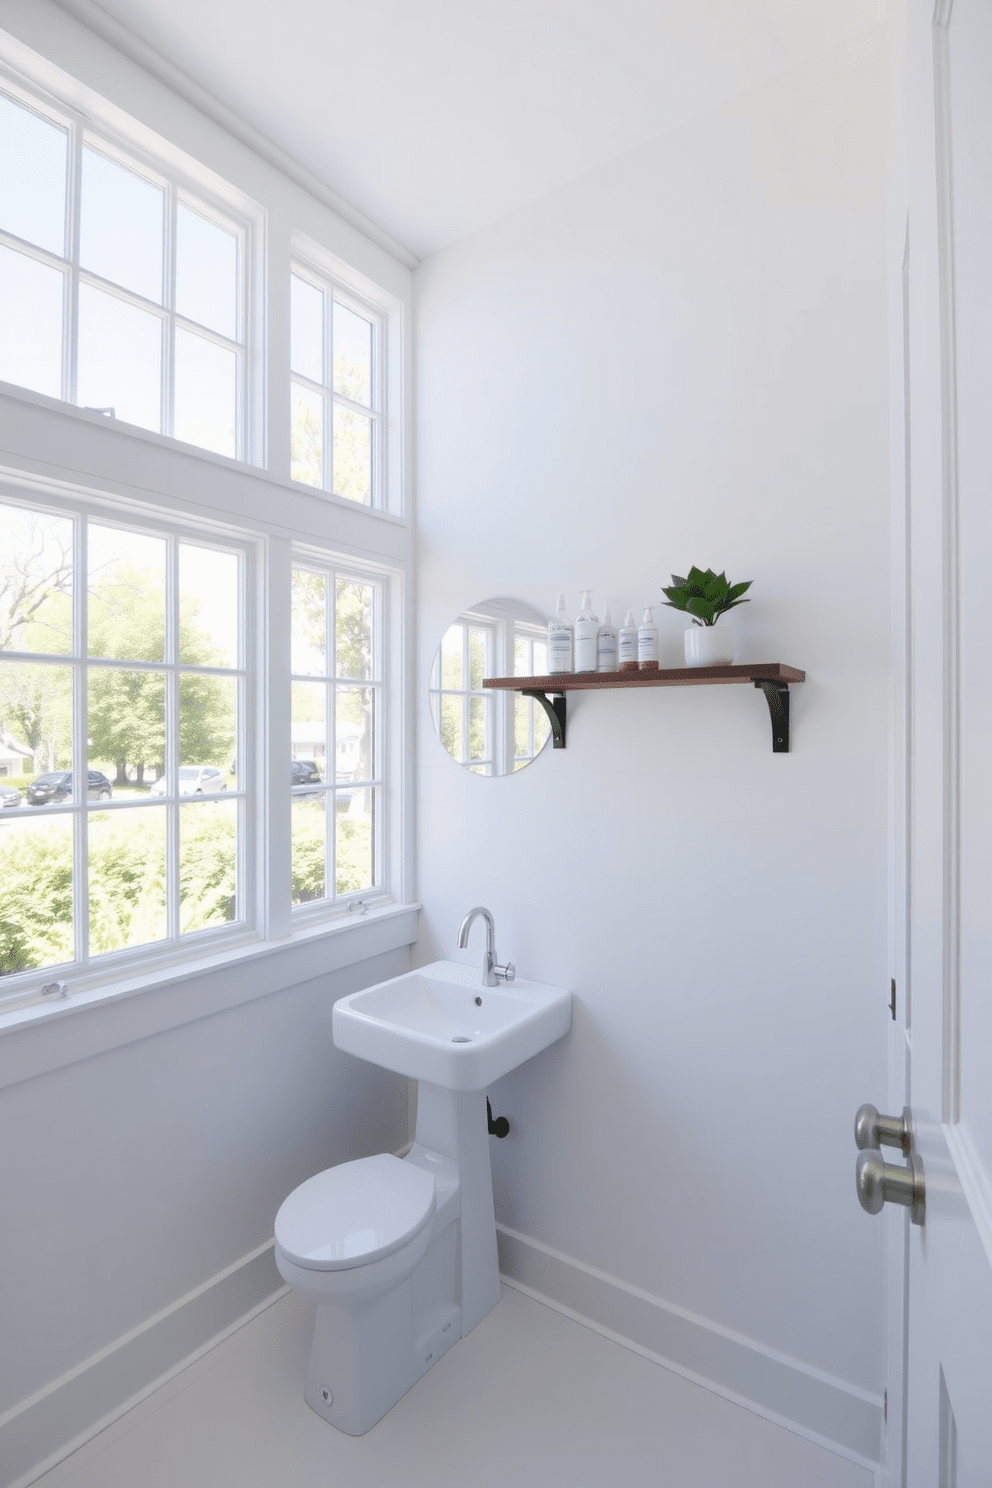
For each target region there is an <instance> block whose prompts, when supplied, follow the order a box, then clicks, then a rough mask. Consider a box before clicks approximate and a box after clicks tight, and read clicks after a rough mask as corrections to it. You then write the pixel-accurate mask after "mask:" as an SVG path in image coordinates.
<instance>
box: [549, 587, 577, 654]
mask: <svg viewBox="0 0 992 1488" xmlns="http://www.w3.org/2000/svg"><path fill="white" fill-rule="evenodd" d="M571 670H572V622H571V620H569V618H568V616H567V615H566V614H565V596H564V594H559V596H558V608H557V609H556V610H555V614H554V619H553V620H549V621H548V672H549V674H550V673H553V672H570V671H571Z"/></svg>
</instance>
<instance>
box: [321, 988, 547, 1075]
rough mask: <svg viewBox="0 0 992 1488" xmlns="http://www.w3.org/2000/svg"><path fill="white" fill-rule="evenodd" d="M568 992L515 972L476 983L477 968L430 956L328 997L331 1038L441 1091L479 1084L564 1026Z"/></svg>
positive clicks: (510, 1066)
mask: <svg viewBox="0 0 992 1488" xmlns="http://www.w3.org/2000/svg"><path fill="white" fill-rule="evenodd" d="M571 1021H572V994H571V992H568V991H566V990H565V988H564V987H549V986H547V985H546V984H545V983H544V982H528V981H525V980H524V979H522V978H521V979H518V980H517V981H515V982H511V983H509V984H508V985H500V986H498V987H484V986H483V985H482V972H481V971H480V970H479V968H478V967H473V966H462V965H461V964H460V963H458V962H455V961H434V962H433V963H432V964H431V965H430V966H424V967H422V968H421V969H420V970H419V971H409V972H407V973H406V975H405V976H398V977H393V978H392V979H391V980H390V981H388V982H378V983H377V984H376V986H374V987H366V988H365V989H364V990H363V991H361V992H352V993H351V994H350V996H348V997H342V998H341V1000H340V1001H339V1002H336V1003H335V1004H334V1013H333V1025H332V1026H333V1033H334V1042H335V1044H336V1045H337V1047H338V1048H339V1049H344V1050H345V1052H346V1053H348V1054H357V1056H358V1057H359V1059H367V1060H368V1061H369V1062H370V1063H371V1064H378V1065H380V1066H381V1068H383V1069H388V1070H395V1071H396V1073H397V1074H400V1075H409V1076H410V1077H411V1079H414V1080H427V1081H428V1082H429V1083H430V1084H432V1085H440V1086H441V1087H442V1088H443V1089H445V1090H460V1091H464V1090H484V1089H485V1088H486V1086H487V1085H491V1084H492V1082H493V1081H494V1080H498V1079H499V1078H500V1076H501V1075H505V1074H508V1073H509V1071H510V1070H512V1069H516V1067H517V1065H518V1064H523V1063H524V1061H525V1060H527V1059H531V1058H533V1056H534V1055H535V1054H539V1053H540V1052H541V1050H542V1049H546V1048H547V1047H548V1045H549V1044H553V1043H554V1042H555V1041H556V1040H557V1039H560V1038H561V1037H562V1036H563V1035H564V1034H566V1033H567V1032H568V1029H569V1025H570V1023H571Z"/></svg>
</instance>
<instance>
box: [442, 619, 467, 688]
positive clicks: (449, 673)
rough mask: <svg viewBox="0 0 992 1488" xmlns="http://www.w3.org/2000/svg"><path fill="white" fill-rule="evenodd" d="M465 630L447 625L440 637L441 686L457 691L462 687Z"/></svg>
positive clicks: (461, 627)
mask: <svg viewBox="0 0 992 1488" xmlns="http://www.w3.org/2000/svg"><path fill="white" fill-rule="evenodd" d="M464 642H465V628H464V626H462V625H449V626H448V629H447V630H446V631H445V632H444V635H443V636H442V637H441V686H442V687H444V688H452V689H455V690H458V689H460V688H461V687H462V685H463V684H462V675H463V667H462V647H463V645H464Z"/></svg>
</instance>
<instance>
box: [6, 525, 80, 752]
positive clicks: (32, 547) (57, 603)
mask: <svg viewBox="0 0 992 1488" xmlns="http://www.w3.org/2000/svg"><path fill="white" fill-rule="evenodd" d="M0 651H47V652H49V653H54V654H55V655H57V656H66V655H68V654H69V653H70V652H71V651H72V522H71V521H70V520H69V519H68V518H67V517H53V516H49V514H48V513H47V512H38V511H32V510H31V509H30V508H28V507H19V506H5V505H2V504H0ZM0 725H2V726H4V727H6V728H9V724H8V722H7V720H6V719H5V717H4V715H3V712H2V711H0Z"/></svg>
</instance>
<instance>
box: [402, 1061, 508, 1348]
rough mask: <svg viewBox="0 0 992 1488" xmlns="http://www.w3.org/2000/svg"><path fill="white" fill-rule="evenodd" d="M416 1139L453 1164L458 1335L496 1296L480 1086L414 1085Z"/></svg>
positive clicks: (483, 1094) (486, 1134)
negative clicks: (457, 1211) (457, 1192)
mask: <svg viewBox="0 0 992 1488" xmlns="http://www.w3.org/2000/svg"><path fill="white" fill-rule="evenodd" d="M417 1141H418V1142H420V1143H421V1144H422V1145H423V1146H424V1147H427V1148H429V1149H430V1150H431V1151H432V1152H440V1153H441V1154H442V1156H444V1157H450V1158H453V1159H454V1161H455V1162H456V1163H457V1164H458V1180H459V1185H460V1188H461V1219H460V1221H459V1230H460V1238H459V1246H460V1256H459V1261H460V1267H461V1308H462V1337H463V1338H464V1337H465V1335H466V1333H471V1331H472V1329H473V1328H474V1327H475V1325H476V1323H479V1322H481V1321H482V1319H483V1318H484V1317H485V1315H486V1313H487V1312H489V1311H490V1310H491V1309H492V1308H493V1307H495V1306H496V1303H497V1302H498V1301H499V1297H500V1290H499V1260H498V1259H497V1255H496V1215H495V1211H494V1209H493V1177H492V1170H491V1168H490V1166H489V1122H488V1119H487V1114H486V1092H485V1091H484V1090H469V1091H455V1090H444V1089H442V1088H441V1087H440V1086H439V1085H429V1084H428V1083H427V1081H426V1080H420V1081H419V1082H418V1085H417Z"/></svg>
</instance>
